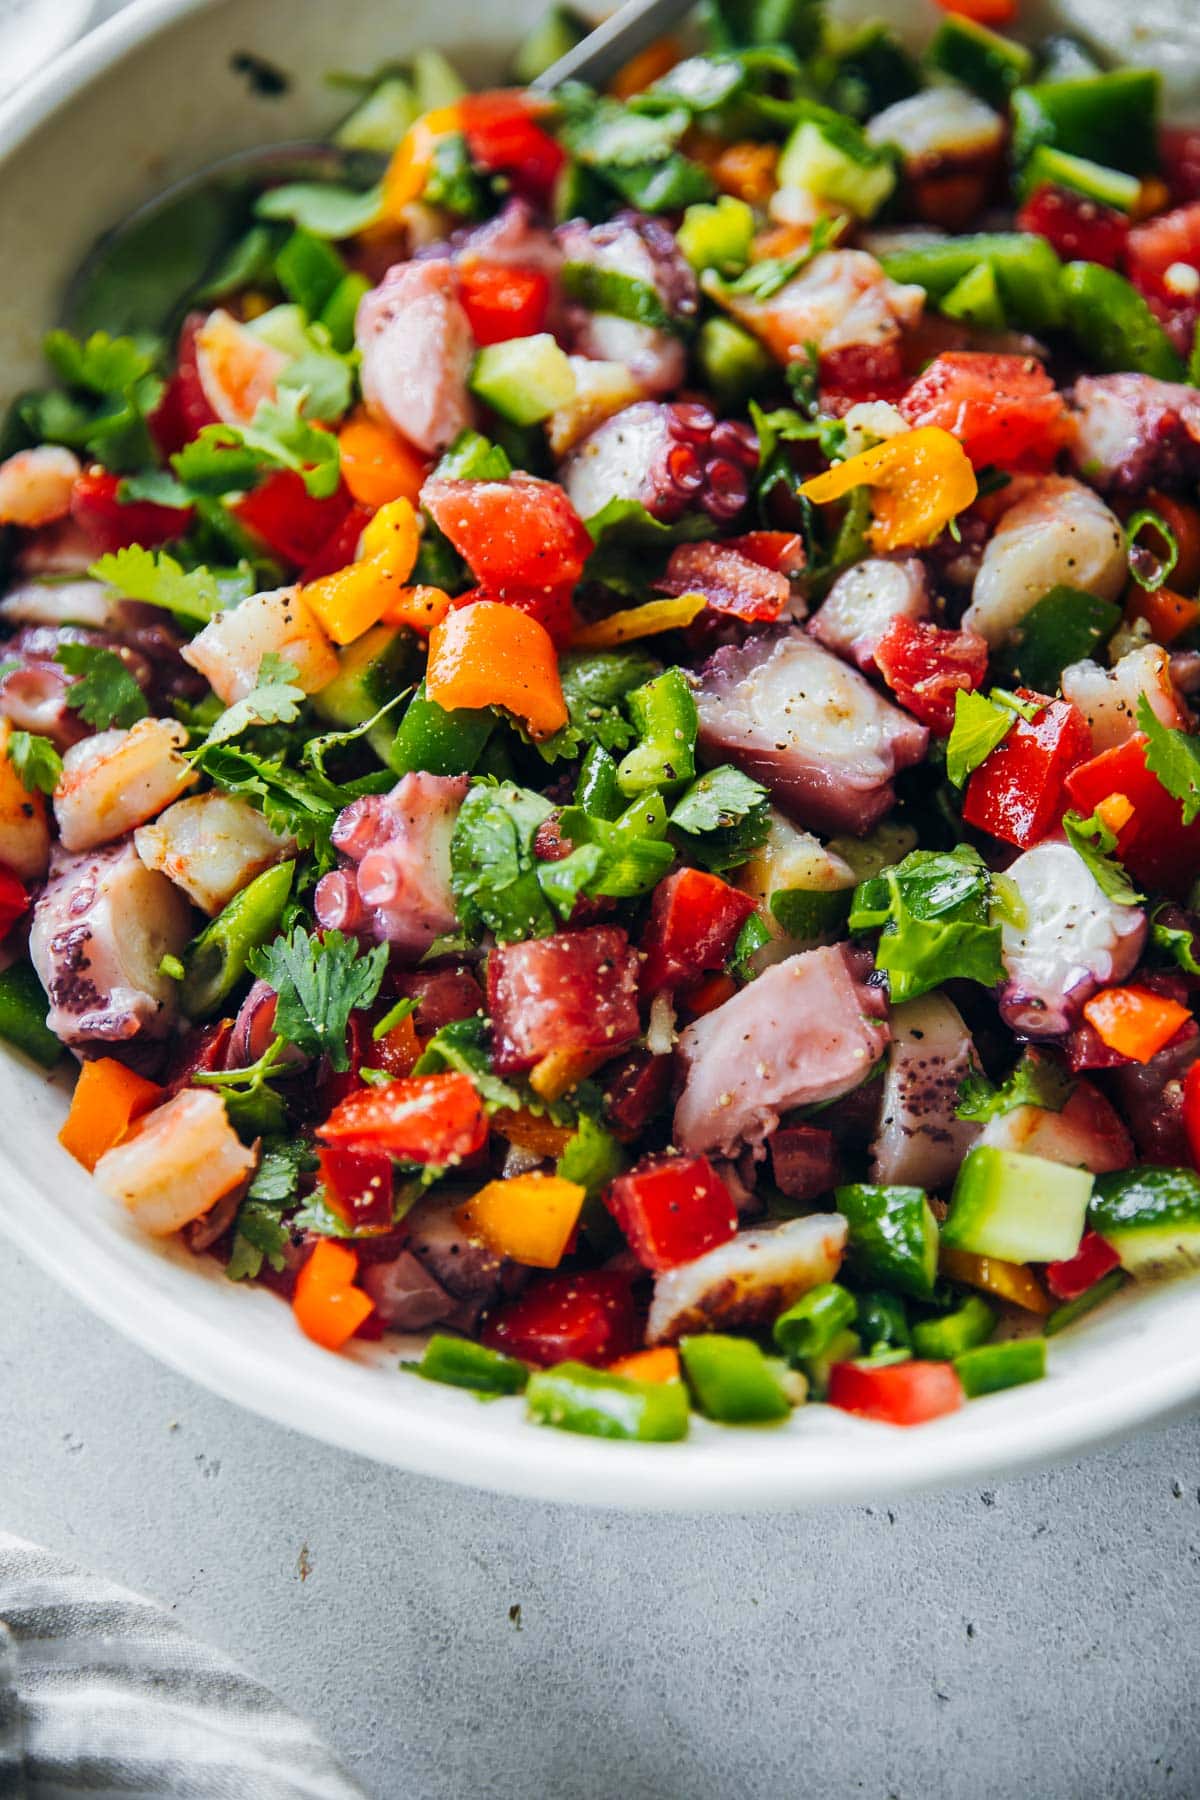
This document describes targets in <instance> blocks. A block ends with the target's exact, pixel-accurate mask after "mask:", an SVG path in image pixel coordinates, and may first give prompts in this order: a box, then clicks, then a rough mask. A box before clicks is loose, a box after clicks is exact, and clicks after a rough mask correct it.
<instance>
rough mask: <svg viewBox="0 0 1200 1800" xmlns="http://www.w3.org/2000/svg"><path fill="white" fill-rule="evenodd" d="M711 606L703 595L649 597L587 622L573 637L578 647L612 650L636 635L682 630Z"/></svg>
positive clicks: (631, 641) (575, 647)
mask: <svg viewBox="0 0 1200 1800" xmlns="http://www.w3.org/2000/svg"><path fill="white" fill-rule="evenodd" d="M707 605H708V602H707V600H706V599H705V598H704V595H703V594H681V595H680V596H679V598H678V599H677V600H648V601H647V602H646V604H645V606H630V607H627V608H626V609H625V610H624V611H623V612H615V613H610V614H609V616H608V618H607V619H598V620H597V622H596V623H595V624H594V625H584V626H583V627H582V628H581V629H580V630H579V631H577V632H576V633H575V635H574V636H573V637H572V639H571V645H572V648H573V649H576V650H611V649H615V648H616V646H617V645H618V644H631V643H633V641H634V640H635V638H646V637H657V636H658V634H659V633H660V632H662V631H681V630H682V629H683V628H684V626H686V625H690V624H691V623H692V620H693V619H696V618H698V617H699V616H700V614H701V613H702V612H703V611H704V608H705V607H706V606H707Z"/></svg>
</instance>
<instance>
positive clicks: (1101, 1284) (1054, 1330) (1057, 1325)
mask: <svg viewBox="0 0 1200 1800" xmlns="http://www.w3.org/2000/svg"><path fill="white" fill-rule="evenodd" d="M1126 1279H1127V1278H1126V1275H1125V1271H1124V1269H1112V1270H1110V1271H1109V1273H1108V1274H1107V1275H1104V1276H1102V1277H1101V1279H1100V1280H1099V1281H1097V1282H1095V1283H1094V1285H1093V1286H1092V1287H1090V1288H1087V1289H1085V1291H1084V1292H1083V1293H1082V1294H1076V1296H1075V1298H1074V1300H1064V1301H1063V1304H1062V1305H1061V1306H1056V1307H1055V1309H1054V1311H1053V1312H1052V1313H1051V1314H1050V1317H1049V1318H1048V1319H1047V1320H1046V1323H1045V1327H1044V1330H1045V1333H1046V1336H1047V1337H1057V1336H1058V1333H1059V1332H1060V1331H1065V1330H1066V1328H1067V1326H1068V1325H1073V1324H1074V1323H1075V1321H1076V1319H1082V1318H1083V1317H1084V1315H1085V1314H1086V1313H1090V1312H1091V1310H1092V1308H1093V1307H1094V1306H1099V1305H1100V1303H1101V1301H1102V1300H1107V1299H1108V1297H1109V1295H1110V1294H1115V1293H1116V1291H1117V1289H1118V1288H1122V1287H1124V1286H1125V1282H1126Z"/></svg>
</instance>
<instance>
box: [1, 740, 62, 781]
mask: <svg viewBox="0 0 1200 1800" xmlns="http://www.w3.org/2000/svg"><path fill="white" fill-rule="evenodd" d="M8 760H9V762H10V763H11V764H12V766H13V768H14V769H15V770H16V771H17V776H18V779H19V780H20V783H21V786H22V787H23V788H24V789H25V791H26V793H28V794H38V793H40V794H52V793H53V792H54V790H55V788H56V787H57V786H58V784H59V782H60V781H61V779H62V766H63V764H62V757H61V756H60V755H59V754H58V751H57V750H56V749H55V747H54V745H53V744H52V743H51V741H50V739H49V738H48V737H40V736H38V734H37V733H36V732H32V731H14V732H12V733H11V735H10V737H9V740H8Z"/></svg>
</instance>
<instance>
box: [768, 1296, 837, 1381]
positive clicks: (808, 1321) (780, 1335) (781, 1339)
mask: <svg viewBox="0 0 1200 1800" xmlns="http://www.w3.org/2000/svg"><path fill="white" fill-rule="evenodd" d="M857 1310H858V1309H857V1307H856V1305H855V1301H854V1295H853V1294H851V1293H848V1292H847V1290H846V1289H845V1288H844V1287H839V1286H838V1284H837V1282H835V1281H823V1282H822V1283H821V1284H820V1286H819V1287H815V1288H810V1289H809V1291H808V1293H807V1294H803V1295H801V1297H800V1299H799V1300H797V1301H796V1304H795V1305H794V1306H789V1307H788V1309H787V1311H786V1312H784V1313H780V1315H779V1317H778V1318H777V1319H776V1321H775V1323H774V1325H773V1326H772V1328H771V1336H772V1338H773V1339H774V1341H775V1345H776V1348H777V1349H779V1350H782V1351H783V1354H784V1355H785V1356H786V1357H787V1358H788V1359H789V1361H791V1362H802V1361H803V1360H804V1359H805V1358H806V1357H810V1356H820V1355H821V1353H822V1352H823V1351H825V1350H827V1349H828V1348H829V1346H830V1344H831V1343H832V1342H833V1340H834V1338H835V1337H837V1335H838V1333H839V1332H841V1331H844V1330H845V1329H846V1327H847V1326H848V1325H851V1324H853V1322H854V1318H855V1315H856V1312H857Z"/></svg>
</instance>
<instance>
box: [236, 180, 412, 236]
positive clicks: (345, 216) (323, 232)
mask: <svg viewBox="0 0 1200 1800" xmlns="http://www.w3.org/2000/svg"><path fill="white" fill-rule="evenodd" d="M382 207H383V189H382V187H373V188H367V189H366V190H365V192H355V190H354V189H353V188H346V187H335V186H334V185H333V184H332V183H329V184H327V183H325V182H319V181H292V182H288V183H286V184H285V185H284V186H283V187H276V188H268V189H267V191H266V193H265V194H260V195H259V198H258V200H257V202H256V204H255V208H254V210H255V212H256V213H257V214H258V217H259V218H260V219H290V220H291V222H292V224H293V225H300V226H302V227H303V228H304V230H305V231H311V232H312V234H313V236H314V237H319V238H350V237H357V235H358V233H359V232H360V231H363V230H365V229H366V227H367V226H368V225H372V224H374V222H375V220H376V219H377V218H378V217H379V215H380V212H381V210H382Z"/></svg>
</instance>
